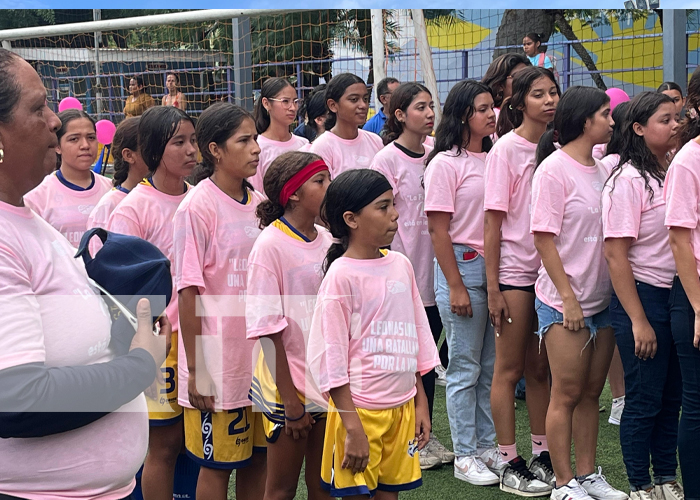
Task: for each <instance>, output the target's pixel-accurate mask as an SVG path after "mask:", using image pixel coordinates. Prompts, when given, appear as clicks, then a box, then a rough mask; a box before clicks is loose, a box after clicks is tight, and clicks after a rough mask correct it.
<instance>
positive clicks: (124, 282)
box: [75, 228, 173, 355]
mask: <svg viewBox="0 0 700 500" xmlns="http://www.w3.org/2000/svg"><path fill="white" fill-rule="evenodd" d="M95 235H96V236H98V237H99V238H100V240H102V248H101V249H100V250H99V251H98V252H97V253H96V254H95V256H94V257H92V256H91V255H90V251H89V243H90V239H91V238H92V237H93V236H95ZM75 257H76V258H78V257H82V258H83V262H85V269H86V270H87V274H88V276H89V277H90V278H91V279H92V280H93V281H94V282H95V283H96V284H97V285H99V286H98V288H100V289H101V290H102V291H103V293H104V292H106V294H105V295H106V297H105V300H106V302H107V303H108V304H109V305H110V312H111V313H112V340H111V342H110V347H112V349H113V351H114V353H115V354H116V355H121V354H126V353H127V352H129V348H130V346H131V341H132V339H133V337H134V333H135V329H134V328H135V316H136V304H137V303H138V301H139V300H140V299H141V298H143V297H146V298H148V299H149V300H150V302H151V314H152V315H153V322H154V323H155V321H157V319H158V318H159V317H160V316H161V315H162V314H163V313H164V312H165V307H166V306H167V305H168V304H169V303H170V299H171V298H172V292H173V282H172V276H171V275H170V261H169V260H168V258H167V257H166V256H165V255H163V252H161V251H160V250H159V249H158V247H156V246H155V245H153V244H152V243H149V242H148V241H146V240H142V239H141V238H137V237H135V236H128V235H125V234H117V233H111V232H109V231H106V230H104V229H102V228H93V229H90V230H89V231H87V232H86V233H85V234H84V235H83V237H82V239H81V240H80V246H79V247H78V252H77V253H76V254H75ZM161 298H162V299H161Z"/></svg>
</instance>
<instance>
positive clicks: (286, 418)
mask: <svg viewBox="0 0 700 500" xmlns="http://www.w3.org/2000/svg"><path fill="white" fill-rule="evenodd" d="M304 415H306V408H304V413H302V414H301V416H299V417H297V418H290V417H288V416H287V414H286V413H285V414H284V419H285V420H286V421H287V422H298V421H299V420H301V419H302V418H304Z"/></svg>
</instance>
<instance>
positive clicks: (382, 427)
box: [321, 400, 423, 497]
mask: <svg viewBox="0 0 700 500" xmlns="http://www.w3.org/2000/svg"><path fill="white" fill-rule="evenodd" d="M331 408H332V410H331V411H329V412H328V421H327V422H326V438H325V442H324V443H323V460H322V461H321V485H322V486H323V487H324V488H325V489H326V490H327V491H329V492H330V494H331V496H332V497H347V496H352V495H369V496H374V494H375V493H376V491H377V490H381V491H406V490H412V489H415V488H418V487H419V486H420V485H421V484H422V482H423V481H422V479H421V472H420V461H419V458H418V444H417V441H416V439H415V437H416V408H415V406H414V402H413V400H411V401H409V402H407V403H406V404H404V405H403V406H399V407H398V408H391V409H389V410H365V409H362V408H357V414H358V416H359V417H360V421H361V422H362V427H363V428H364V430H365V434H366V435H367V440H368V441H369V464H368V465H367V468H366V469H365V471H364V472H360V473H358V474H353V472H352V469H343V468H342V464H343V458H344V457H345V438H346V437H347V432H346V430H345V427H344V426H343V421H342V420H341V419H340V414H339V413H338V411H337V410H335V408H334V407H332V406H331Z"/></svg>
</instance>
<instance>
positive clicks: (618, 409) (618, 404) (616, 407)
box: [608, 396, 625, 425]
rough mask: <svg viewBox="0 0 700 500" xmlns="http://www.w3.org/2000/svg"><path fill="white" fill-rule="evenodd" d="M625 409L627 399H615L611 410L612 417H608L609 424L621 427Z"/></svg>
mask: <svg viewBox="0 0 700 500" xmlns="http://www.w3.org/2000/svg"><path fill="white" fill-rule="evenodd" d="M624 409H625V397H624V396H622V397H620V398H617V399H613V402H612V407H611V408H610V416H609V417H608V423H609V424H613V425H620V419H621V418H622V410H624Z"/></svg>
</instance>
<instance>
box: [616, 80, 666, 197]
mask: <svg viewBox="0 0 700 500" xmlns="http://www.w3.org/2000/svg"><path fill="white" fill-rule="evenodd" d="M629 103H630V105H629V108H628V110H627V116H626V120H625V126H624V128H623V130H622V134H623V141H622V150H621V151H620V163H619V164H618V166H616V167H615V168H614V169H613V173H612V175H611V177H613V187H612V188H613V189H614V188H615V180H616V178H617V176H619V175H620V172H622V169H621V168H620V166H621V165H624V164H625V163H627V162H630V164H632V166H633V167H634V168H636V169H637V170H638V171H639V173H640V174H641V176H642V177H643V178H644V186H645V187H646V189H647V190H648V191H649V192H650V193H651V197H652V199H653V197H654V190H653V189H652V188H651V186H650V185H649V181H650V178H654V179H656V181H658V183H659V186H663V184H664V179H666V170H665V169H664V168H663V167H662V166H661V163H660V162H659V158H657V157H656V155H655V154H654V153H653V152H652V151H651V149H649V147H648V146H647V144H646V141H645V140H644V137H642V136H640V135H637V133H636V132H635V131H634V129H633V125H634V124H635V123H639V124H640V125H642V126H646V124H647V123H648V122H649V118H651V117H652V116H653V115H654V113H656V111H657V110H658V109H659V106H661V105H662V104H664V103H670V104H673V99H671V98H670V97H669V96H667V95H666V94H662V93H660V92H642V93H641V94H637V95H636V96H634V98H633V99H632V100H631V101H629ZM618 107H619V105H618ZM613 119H614V118H613Z"/></svg>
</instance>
